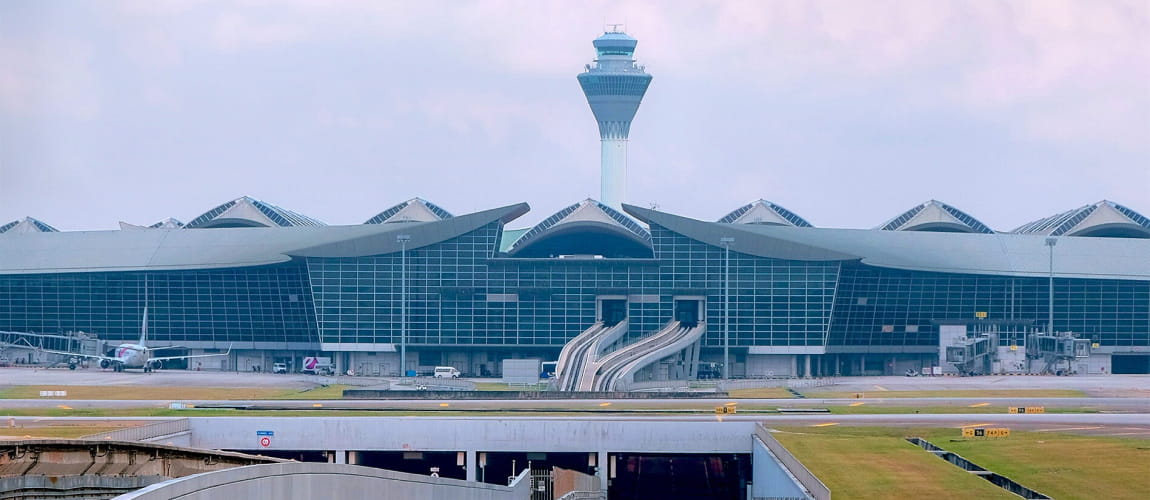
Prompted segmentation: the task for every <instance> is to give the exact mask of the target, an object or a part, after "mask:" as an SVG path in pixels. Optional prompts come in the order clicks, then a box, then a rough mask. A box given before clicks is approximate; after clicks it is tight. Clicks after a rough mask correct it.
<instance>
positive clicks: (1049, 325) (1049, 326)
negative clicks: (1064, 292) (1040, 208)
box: [1046, 238, 1058, 335]
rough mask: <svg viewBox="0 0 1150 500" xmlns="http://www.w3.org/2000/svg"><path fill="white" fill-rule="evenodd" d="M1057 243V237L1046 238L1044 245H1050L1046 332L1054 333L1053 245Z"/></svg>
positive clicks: (1048, 333)
mask: <svg viewBox="0 0 1150 500" xmlns="http://www.w3.org/2000/svg"><path fill="white" fill-rule="evenodd" d="M1057 244H1058V238H1046V246H1048V247H1050V290H1048V291H1047V296H1048V298H1049V299H1050V303H1049V304H1048V305H1047V308H1046V314H1047V317H1046V334H1047V335H1054V245H1057Z"/></svg>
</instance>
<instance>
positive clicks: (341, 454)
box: [327, 450, 347, 464]
mask: <svg viewBox="0 0 1150 500" xmlns="http://www.w3.org/2000/svg"><path fill="white" fill-rule="evenodd" d="M327 463H329V464H346V463H347V450H335V451H329V452H327Z"/></svg>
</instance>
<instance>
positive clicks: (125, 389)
mask: <svg viewBox="0 0 1150 500" xmlns="http://www.w3.org/2000/svg"><path fill="white" fill-rule="evenodd" d="M347 387H348V386H344V385H329V386H324V387H318V388H315V389H306V390H296V389H278V388H268V387H152V386H102V385H17V386H10V387H5V388H3V389H0V399H37V398H39V397H40V391H67V392H68V395H67V396H65V397H63V398H53V399H127V400H139V399H154V400H161V401H164V400H172V401H181V400H217V399H218V400H236V399H341V398H343V390H344V389H346V388H347Z"/></svg>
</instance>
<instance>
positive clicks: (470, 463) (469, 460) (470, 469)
mask: <svg viewBox="0 0 1150 500" xmlns="http://www.w3.org/2000/svg"><path fill="white" fill-rule="evenodd" d="M466 453H467V456H466V457H465V458H464V459H463V462H464V466H466V467H467V480H468V481H475V480H476V474H475V471H476V469H477V466H478V459H477V458H476V455H477V454H476V453H475V450H467V451H466Z"/></svg>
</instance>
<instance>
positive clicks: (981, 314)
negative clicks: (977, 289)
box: [974, 311, 986, 319]
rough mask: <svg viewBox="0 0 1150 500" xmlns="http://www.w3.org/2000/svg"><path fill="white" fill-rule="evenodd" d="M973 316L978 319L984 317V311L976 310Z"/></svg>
mask: <svg viewBox="0 0 1150 500" xmlns="http://www.w3.org/2000/svg"><path fill="white" fill-rule="evenodd" d="M974 317H976V318H978V319H986V311H977V312H975V313H974Z"/></svg>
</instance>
